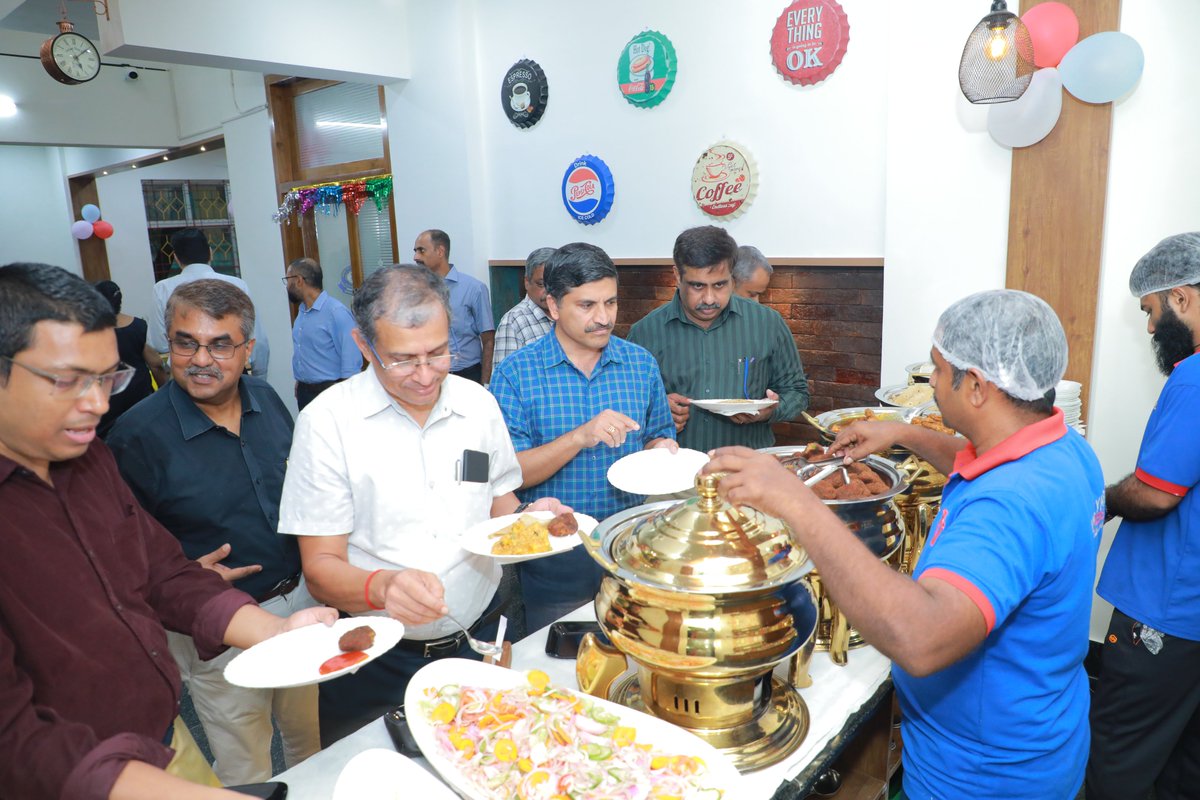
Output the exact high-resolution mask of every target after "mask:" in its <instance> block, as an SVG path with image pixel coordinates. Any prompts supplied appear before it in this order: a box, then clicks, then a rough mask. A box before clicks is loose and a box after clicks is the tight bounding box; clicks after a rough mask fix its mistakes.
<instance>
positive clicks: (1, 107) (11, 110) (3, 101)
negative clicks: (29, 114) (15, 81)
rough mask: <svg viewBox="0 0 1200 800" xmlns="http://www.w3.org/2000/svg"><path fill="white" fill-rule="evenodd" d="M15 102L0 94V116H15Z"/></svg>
mask: <svg viewBox="0 0 1200 800" xmlns="http://www.w3.org/2000/svg"><path fill="white" fill-rule="evenodd" d="M16 115H17V102H16V101H15V100H13V99H12V98H11V97H9V96H8V95H6V94H0V117H15V116H16Z"/></svg>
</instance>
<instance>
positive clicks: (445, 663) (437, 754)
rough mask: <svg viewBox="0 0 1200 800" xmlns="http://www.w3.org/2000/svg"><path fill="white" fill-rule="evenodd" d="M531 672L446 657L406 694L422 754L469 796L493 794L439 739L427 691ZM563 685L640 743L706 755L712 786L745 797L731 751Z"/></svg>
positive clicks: (503, 682) (729, 799)
mask: <svg viewBox="0 0 1200 800" xmlns="http://www.w3.org/2000/svg"><path fill="white" fill-rule="evenodd" d="M525 675H526V673H525V672H522V671H520V670H513V669H505V668H504V667H497V666H495V665H492V664H484V663H482V662H479V661H468V660H466V659H462V658H446V659H442V660H440V661H438V662H437V663H434V664H428V665H426V666H424V667H422V668H421V669H420V670H419V671H418V672H417V674H416V675H413V677H412V680H410V681H409V682H408V689H407V691H405V693H404V709H405V713H406V715H407V716H408V724H409V727H410V728H411V729H412V733H413V738H414V739H416V741H417V745H418V746H419V747H420V748H421V753H422V754H424V756H425V759H426V760H427V761H428V762H429V764H430V766H432V767H433V768H434V769H436V770H437V771H438V773H439V774H440V775H441V776H442V778H443V779H445V781H446V782H447V783H449V784H450V785H451V786H452V787H454V789H455V790H456V791H457V792H458V793H459V794H460V795H462V796H463V797H467V798H471V799H472V800H486V798H489V797H491V795H489V794H487V792H486V791H485V790H484V789H482V788H481V787H478V786H476V785H475V784H473V783H471V782H470V781H468V780H467V777H466V776H465V775H463V774H462V773H461V772H459V770H458V767H457V766H456V765H455V764H454V763H453V762H452V761H450V760H449V759H448V758H446V757H445V756H443V755H442V752H441V749H440V748H439V747H438V744H437V741H436V739H435V738H434V728H433V725H432V724H430V722H429V720H428V719H427V717H426V714H425V710H424V708H422V706H421V701H422V700H423V699H424V698H425V690H426V689H430V688H431V689H438V688H440V687H442V686H445V685H446V684H448V683H457V684H459V685H460V686H482V687H485V688H489V689H510V688H513V687H516V686H524V685H525V683H526V677H525ZM561 688H564V689H567V691H569V692H571V693H572V694H575V695H578V696H579V697H582V698H584V699H586V700H587V701H588V702H591V703H594V704H596V705H597V706H600V707H601V708H603V709H604V710H605V711H607V712H608V713H610V714H614V715H616V716H617V717H618V718H619V719H620V721H621V724H622V725H626V726H630V727H632V728H634V729H636V730H637V741H638V742H639V743H641V744H651V745H653V746H654V747H655V748H657V749H658V750H661V751H662V752H664V753H668V754H672V755H690V756H698V757H699V758H701V759H703V761H704V763H705V764H706V765H708V769H709V773H710V775H711V776H712V785H713V786H715V787H719V788H721V789H724V790H725V798H726V800H734V798H739V797H742V796H743V795H742V792H741V791H740V788H741V782H742V777H741V775H740V774H739V773H738V771H737V769H736V768H734V766H733V764H732V763H731V762H730V761H729V759H728V758H726V756H725V755H723V754H722V753H721V752H720V751H719V750H717V749H716V748H714V747H713V746H712V745H710V744H709V743H708V742H705V741H704V740H703V739H700V738H699V737H698V736H696V735H694V734H692V733H689V732H687V731H686V730H684V729H683V728H680V727H678V726H675V725H672V724H670V723H669V722H664V721H663V720H660V719H658V718H657V717H652V716H650V715H649V714H643V713H642V712H640V711H634V710H633V709H631V708H626V707H625V706H621V705H617V704H616V703H610V702H609V701H607V700H600V699H598V698H595V697H591V696H590V695H586V694H583V693H582V692H577V691H575V690H574V689H570V688H568V687H561Z"/></svg>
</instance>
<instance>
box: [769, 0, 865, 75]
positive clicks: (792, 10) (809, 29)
mask: <svg viewBox="0 0 1200 800" xmlns="http://www.w3.org/2000/svg"><path fill="white" fill-rule="evenodd" d="M849 42H850V21H849V20H848V19H847V17H846V12H845V11H844V10H843V9H842V7H841V6H840V5H839V4H838V3H837V0H797V2H795V3H792V4H791V5H789V6H788V7H787V8H785V9H784V11H783V13H782V14H780V15H779V19H777V20H776V21H775V28H774V30H772V31H771V61H772V62H773V63H774V64H775V69H777V70H779V74H780V75H782V76H783V78H784V80H787V81H789V82H791V83H794V84H798V85H800V86H811V85H812V84H814V83H820V82H821V81H823V80H825V79H826V78H828V77H829V76H830V75H832V74H833V71H834V70H835V69H837V68H838V65H840V64H841V63H842V58H843V57H845V55H846V46H847V45H848V44H849Z"/></svg>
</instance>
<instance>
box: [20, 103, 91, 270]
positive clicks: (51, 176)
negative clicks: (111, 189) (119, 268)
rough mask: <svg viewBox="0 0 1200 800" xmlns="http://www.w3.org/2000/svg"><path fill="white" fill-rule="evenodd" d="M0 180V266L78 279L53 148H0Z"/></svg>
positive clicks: (63, 182) (59, 164)
mask: <svg viewBox="0 0 1200 800" xmlns="http://www.w3.org/2000/svg"><path fill="white" fill-rule="evenodd" d="M4 122H5V120H2V119H0V130H3V123H4ZM0 176H2V179H3V184H4V187H5V190H4V191H0V264H8V263H10V262H13V261H38V262H42V263H45V264H54V265H55V266H59V267H63V268H65V269H69V270H71V271H72V272H75V273H76V274H82V267H81V266H80V261H79V247H78V246H77V245H76V244H75V240H74V239H73V238H71V222H72V219H71V206H70V194H69V192H68V190H67V182H66V180H65V179H64V178H63V172H62V162H61V154H60V153H59V148H57V147H31V146H30V147H24V146H19V145H11V146H3V145H0Z"/></svg>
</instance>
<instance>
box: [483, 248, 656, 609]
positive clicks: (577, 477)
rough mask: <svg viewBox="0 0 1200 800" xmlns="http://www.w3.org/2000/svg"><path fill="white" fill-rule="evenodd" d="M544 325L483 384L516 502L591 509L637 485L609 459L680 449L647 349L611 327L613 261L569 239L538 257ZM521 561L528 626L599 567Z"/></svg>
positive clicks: (603, 511) (582, 560)
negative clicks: (507, 449) (514, 475)
mask: <svg viewBox="0 0 1200 800" xmlns="http://www.w3.org/2000/svg"><path fill="white" fill-rule="evenodd" d="M544 281H545V284H546V292H547V295H548V298H549V310H550V316H551V318H552V319H553V320H554V328H553V330H552V332H551V334H550V335H548V336H543V337H542V338H541V339H539V340H537V341H536V342H533V343H532V344H529V345H526V346H525V347H523V348H521V349H520V350H518V351H517V352H516V353H514V354H513V355H511V356H509V357H508V358H506V359H504V361H503V362H501V363H500V365H499V366H497V367H496V371H495V373H494V374H493V375H492V382H491V385H490V387H489V388H490V389H491V391H492V393H493V394H494V395H495V396H496V400H497V401H498V402H499V404H500V410H501V412H502V413H503V414H504V421H505V423H506V424H507V425H508V431H509V434H510V435H511V436H512V442H513V447H514V448H516V451H517V460H518V461H519V462H520V464H521V473H522V476H523V483H522V484H521V488H520V489H518V490H517V496H518V497H519V498H520V499H521V500H522V501H527V500H533V499H534V498H537V497H541V496H542V495H544V494H553V495H554V496H555V497H557V498H559V499H560V500H561V501H562V502H563V503H564V504H566V505H569V506H571V507H572V508H574V509H575V510H576V511H579V512H581V513H584V514H588V515H589V516H593V517H595V518H597V519H603V518H604V517H607V516H610V515H612V514H614V513H616V512H618V511H621V510H622V509H625V508H629V507H630V506H634V505H638V504H639V503H642V502H643V501H644V500H645V497H644V496H642V495H636V494H629V493H628V492H622V491H620V490H618V489H616V488H615V487H613V486H612V485H610V484H609V483H608V480H607V477H606V476H607V472H608V468H609V467H610V466H612V464H613V463H614V462H616V461H617V460H618V459H620V458H622V457H623V456H627V455H629V454H630V453H635V452H637V451H639V450H643V449H647V448H651V447H666V448H669V449H670V450H672V451H675V450H677V449H678V446H677V445H676V444H675V424H674V422H672V420H671V412H670V409H669V408H668V406H667V393H666V390H665V389H663V382H662V375H661V374H660V373H659V370H658V362H656V361H655V360H654V356H652V355H650V352H649V351H648V350H645V349H643V348H641V347H639V346H637V345H635V344H632V343H630V342H627V341H625V340H624V339H620V338H617V337H614V336H613V335H612V329H613V323H615V322H616V320H617V269H616V267H614V266H613V262H612V259H610V258H609V257H608V255H607V254H606V253H605V252H604V251H603V250H601V249H600V248H599V247H596V246H595V245H590V244H585V243H583V242H576V243H574V244H568V245H565V246H564V247H561V248H559V249H558V251H557V252H555V254H554V255H553V256H552V257H551V258H550V260H549V261H548V262H547V263H546V269H545V277H544ZM518 566H519V572H520V576H521V591H522V593H523V594H524V597H525V615H526V629H527V630H530V631H535V630H537V629H539V628H542V627H544V626H546V625H548V624H550V623H551V622H553V621H554V620H556V619H558V618H559V617H561V616H562V615H563V614H566V613H567V612H569V611H572V610H574V609H576V608H578V607H579V606H581V605H583V604H584V603H586V602H588V601H589V600H591V599H592V598H594V597H595V596H596V591H597V590H598V589H599V587H600V578H601V577H602V571H601V570H600V567H599V566H598V565H597V564H596V563H595V562H594V561H592V559H591V557H590V556H588V554H587V553H586V552H584V550H583V548H575V549H573V550H571V551H569V552H567V553H563V554H562V555H558V556H554V557H552V558H543V559H537V560H534V561H526V562H523V563H521V564H520V565H518Z"/></svg>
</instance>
